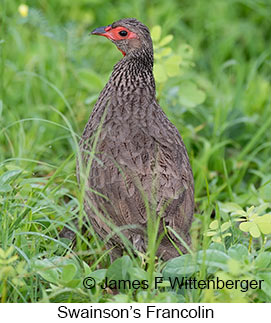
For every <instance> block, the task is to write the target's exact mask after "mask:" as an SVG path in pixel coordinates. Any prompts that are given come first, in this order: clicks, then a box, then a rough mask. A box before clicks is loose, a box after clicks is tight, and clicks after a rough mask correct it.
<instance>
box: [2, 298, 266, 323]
mask: <svg viewBox="0 0 271 323" xmlns="http://www.w3.org/2000/svg"><path fill="white" fill-rule="evenodd" d="M270 310H271V304H221V303H218V304H211V303H204V304H200V303H189V304H183V303H156V304H155V303H147V304H142V303H117V304H115V303H114V304H112V303H99V304H97V303H83V304H78V303H76V304H74V303H72V304H70V303H63V304H0V317H1V322H22V323H24V322H27V323H32V322H33V323H37V322H39V323H43V322H44V323H45V322H46V323H51V322H52V323H53V322H66V321H68V322H71V321H73V322H75V321H76V322H90V321H91V322H109V320H110V321H111V320H115V321H117V320H118V321H122V320H126V321H127V319H128V320H129V322H136V321H139V320H142V319H144V320H145V321H146V322H154V320H155V322H169V321H172V322H175V321H177V320H181V321H185V322H200V321H207V320H210V321H212V322H218V323H223V322H227V323H228V322H246V323H249V322H259V321H263V322H264V321H266V318H267V317H269V314H270Z"/></svg>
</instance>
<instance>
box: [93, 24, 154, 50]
mask: <svg viewBox="0 0 271 323" xmlns="http://www.w3.org/2000/svg"><path fill="white" fill-rule="evenodd" d="M91 34H92V35H99V36H105V37H106V38H108V39H110V40H111V41H112V42H113V43H114V44H115V45H116V46H117V48H118V49H119V50H120V51H121V52H122V54H123V55H124V56H125V55H129V54H130V53H131V52H134V51H141V50H144V51H147V52H149V53H150V54H152V53H153V47H152V40H151V35H150V31H149V29H148V28H147V27H146V26H145V25H144V24H142V23H141V22H140V21H138V20H137V19H135V18H125V19H121V20H118V21H115V22H114V23H113V24H112V25H108V26H105V27H99V28H96V29H94V30H93V31H92V32H91Z"/></svg>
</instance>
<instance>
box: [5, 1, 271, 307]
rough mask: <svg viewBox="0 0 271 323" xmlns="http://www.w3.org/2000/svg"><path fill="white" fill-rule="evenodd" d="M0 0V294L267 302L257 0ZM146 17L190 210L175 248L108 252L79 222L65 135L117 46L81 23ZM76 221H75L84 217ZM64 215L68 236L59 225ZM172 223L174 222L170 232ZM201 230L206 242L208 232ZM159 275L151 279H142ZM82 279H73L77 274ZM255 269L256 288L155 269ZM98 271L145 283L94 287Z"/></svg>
mask: <svg viewBox="0 0 271 323" xmlns="http://www.w3.org/2000/svg"><path fill="white" fill-rule="evenodd" d="M20 5H21V3H20V2H18V1H15V0H9V1H7V0H4V1H2V2H1V4H0V6H1V7H0V24H1V28H0V248H1V249H0V298H1V301H3V302H42V301H43V302H108V301H111V302H112V301H113V302H131V301H137V302H198V301H202V302H243V301H245V302H270V295H271V278H270V277H271V275H270V274H271V273H270V271H271V256H270V253H271V244H270V233H271V227H270V226H271V224H270V223H271V213H270V212H271V206H270V203H271V160H270V155H271V132H270V131H269V129H270V126H271V115H270V104H271V100H270V89H271V82H270V81H271V79H270V75H271V73H270V57H271V50H270V42H271V39H270V37H271V34H270V12H271V3H270V1H261V2H259V1H254V2H252V1H250V2H249V4H248V3H247V2H246V1H235V0H230V1H226V0H210V1H208V2H205V3H204V5H203V4H202V1H200V0H196V1H188V0H183V1H178V0H173V1H162V0H157V1H156V2H151V1H144V0H139V1H134V2H127V1H126V2H124V1H120V2H118V3H116V2H115V1H108V0H102V1H98V0H91V1H89V0H78V1H68V0H59V1H52V0H48V1H39V2H37V1H28V2H27V5H28V7H19V6H20ZM132 16H135V17H137V18H139V19H140V20H141V21H143V22H144V23H146V24H147V25H148V26H149V27H150V28H151V32H152V37H153V41H154V55H155V66H154V73H155V77H156V83H157V95H158V100H159V102H160V104H161V106H162V108H163V109H164V111H165V112H166V114H167V115H168V117H169V118H170V120H171V121H172V122H173V123H174V124H175V125H176V127H177V128H178V129H179V130H180V133H181V135H182V137H183V139H184V142H185V145H186V147H187V150H188V153H189V155H190V160H191V163H192V168H193V173H194V180H195V197H196V210H195V220H194V222H193V224H192V229H191V235H192V245H193V247H192V248H191V250H190V252H189V254H186V255H180V257H177V258H175V259H172V260H170V261H169V262H167V263H164V262H162V261H161V260H157V259H155V258H154V253H155V248H156V244H157V242H158V237H157V236H156V234H155V230H154V228H153V227H152V224H153V225H154V226H155V225H156V224H157V223H156V221H155V220H156V219H152V220H153V221H152V222H151V223H150V226H149V228H148V234H149V236H150V238H151V243H150V245H149V250H148V251H147V253H146V255H142V254H140V255H139V257H137V258H134V257H133V256H132V254H129V255H124V256H123V257H121V258H120V259H117V260H115V262H113V263H112V264H111V261H110V259H109V256H108V251H107V250H105V248H104V241H101V239H99V237H97V235H95V232H93V229H92V227H91V226H90V225H89V228H88V232H89V233H88V234H86V235H82V233H81V231H80V230H79V229H78V228H76V227H75V226H74V225H73V222H72V220H73V219H79V224H80V223H82V221H83V220H84V217H85V214H84V211H83V203H82V201H83V193H84V192H82V190H81V189H79V188H78V186H77V180H76V178H75V159H76V158H75V155H76V154H77V142H78V139H79V137H80V134H81V133H82V129H83V127H84V125H85V124H86V121H87V119H88V116H89V114H90V112H91V109H92V107H93V105H94V103H95V101H96V99H97V96H98V94H99V92H100V90H101V89H102V87H103V86H104V84H105V82H106V81H107V79H108V76H109V74H110V72H111V70H112V67H113V65H114V64H115V63H116V62H117V61H118V60H119V59H120V58H121V56H120V53H119V51H117V50H115V49H114V47H113V45H112V44H111V43H110V42H108V41H107V40H106V39H103V38H102V39H101V38H99V37H96V38H95V37H89V36H88V33H89V31H91V30H92V29H93V28H95V27H98V26H104V25H106V24H109V23H111V22H112V21H114V20H117V19H119V18H121V17H132ZM86 220H87V219H86ZM64 226H67V227H69V228H72V229H73V230H74V231H75V232H76V234H77V244H76V246H75V247H74V248H72V243H71V242H70V241H69V240H67V239H62V238H60V237H59V232H60V231H61V229H62V228H63V227H64ZM171 233H174V232H171ZM214 242H215V243H214ZM162 275H163V277H164V279H165V280H164V282H163V284H161V285H160V286H159V288H158V289H154V279H155V277H157V276H162ZM87 276H91V277H93V278H94V279H95V280H96V286H95V288H93V289H91V290H88V289H86V288H84V287H83V284H82V281H83V278H84V277H87ZM184 276H186V277H191V278H197V279H203V280H207V279H213V278H216V277H219V278H220V279H224V280H226V279H257V280H259V279H262V280H264V284H263V288H262V289H256V290H253V289H249V290H248V291H247V292H242V291H241V290H240V288H237V289H236V290H235V289H234V290H227V289H222V290H212V289H211V290H191V289H183V288H182V289H181V290H175V289H171V288H170V286H169V278H170V277H171V278H172V277H184ZM106 277H107V278H108V277H111V278H112V279H113V278H116V279H130V280H139V281H141V280H148V281H150V287H149V288H148V289H146V290H144V289H138V290H135V289H131V290H124V289H122V290H121V291H120V292H119V293H118V294H117V295H114V294H112V293H111V292H110V290H109V289H106V290H105V289H103V288H102V285H103V283H104V281H105V279H106Z"/></svg>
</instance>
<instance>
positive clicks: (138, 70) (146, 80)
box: [110, 50, 155, 96]
mask: <svg viewBox="0 0 271 323" xmlns="http://www.w3.org/2000/svg"><path fill="white" fill-rule="evenodd" d="M110 83H111V86H112V87H113V88H114V89H115V90H116V91H118V92H119V91H120V92H122V91H123V92H126V93H127V92H130V93H131V94H132V93H133V92H134V91H136V90H138V89H142V91H143V92H144V89H145V91H146V94H148V95H152V96H155V81H154V77H153V53H152V52H150V51H144V50H141V51H133V52H131V53H129V54H128V55H126V56H124V57H123V58H122V59H121V60H120V61H119V62H118V63H117V64H116V65H115V67H114V70H113V72H112V75H111V77H110Z"/></svg>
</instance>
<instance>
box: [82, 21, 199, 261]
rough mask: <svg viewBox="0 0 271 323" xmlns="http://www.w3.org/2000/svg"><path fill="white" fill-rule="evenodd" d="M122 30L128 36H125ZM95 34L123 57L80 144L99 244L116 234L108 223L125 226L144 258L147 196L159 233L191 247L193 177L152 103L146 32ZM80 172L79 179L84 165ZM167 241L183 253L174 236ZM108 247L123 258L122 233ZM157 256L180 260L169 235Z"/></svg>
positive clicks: (116, 28) (113, 29) (129, 26)
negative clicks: (170, 231) (169, 231)
mask: <svg viewBox="0 0 271 323" xmlns="http://www.w3.org/2000/svg"><path fill="white" fill-rule="evenodd" d="M120 27H121V28H120ZM122 30H124V31H126V32H122V33H120V31H122ZM92 33H93V34H98V35H103V36H106V37H107V38H109V39H110V40H112V41H113V42H114V43H115V44H116V46H117V47H118V48H119V49H120V50H121V52H122V53H123V54H124V57H123V58H122V59H121V60H120V61H119V62H118V63H117V64H116V65H115V67H114V70H113V72H112V75H111V77H110V79H109V81H108V83H107V84H106V86H105V87H104V89H103V90H102V92H101V93H100V96H99V98H98V101H97V102H96V104H95V106H94V109H93V111H92V113H91V116H90V118H89V121H88V123H87V125H86V127H85V130H84V132H83V135H82V138H81V141H80V149H81V155H82V161H83V165H85V166H86V165H87V164H88V163H89V162H90V160H91V161H92V162H91V165H89V173H88V174H87V177H88V180H87V187H86V192H85V211H86V213H87V215H88V216H89V218H90V221H91V223H92V225H93V228H94V230H95V231H96V232H97V233H98V234H99V236H100V237H101V238H103V239H107V238H108V237H109V235H110V234H111V228H110V225H108V224H106V223H105V222H107V221H110V222H112V223H113V224H114V225H115V226H117V227H122V226H126V228H124V229H122V230H121V232H122V233H123V234H124V235H125V237H126V238H127V239H128V240H129V241H130V242H131V243H132V244H133V245H134V247H135V248H136V249H137V250H139V251H141V252H145V251H146V248H147V239H146V226H147V214H146V203H144V201H143V198H142V192H143V193H144V194H145V196H147V199H148V201H149V205H150V208H151V209H152V210H154V212H155V213H156V214H157V216H158V214H159V212H160V213H161V221H160V227H159V233H161V232H163V230H164V229H163V223H164V224H165V225H166V226H170V227H171V228H173V229H174V230H175V231H176V232H177V233H178V234H179V235H180V236H181V237H182V238H183V239H184V240H185V241H186V242H187V243H188V244H190V237H189V232H188V231H189V228H190V225H191V221H192V217H193V209H194V187H193V175H192V171H191V167H190V164H189V159H188V155H187V152H186V149H185V146H184V143H183V141H182V138H181V136H180V134H179V132H178V130H177V129H176V127H175V126H174V125H173V124H172V123H171V122H170V121H169V120H168V118H167V117H166V115H165V114H164V112H163V111H162V109H161V108H160V106H159V104H158V102H157V100H156V97H155V81H154V77H153V72H152V69H153V47H152V40H151V37H150V33H149V30H148V28H147V27H146V26H145V25H143V24H142V23H140V22H139V21H138V20H136V19H131V18H129V19H122V20H119V21H117V22H114V23H113V24H112V25H110V26H107V27H101V28H97V29H96V30H94V31H93V32H92ZM121 34H122V35H121ZM125 34H126V35H125ZM124 35H125V36H124ZM102 121H103V122H102ZM99 125H101V127H100V128H99ZM95 136H96V137H97V136H98V137H97V139H98V140H97V145H96V149H95V158H94V159H92V158H90V156H91V154H90V153H89V152H91V151H92V149H93V145H95ZM86 169H87V166H86ZM77 173H78V179H79V177H80V176H79V164H78V168H77ZM97 192H98V193H97ZM163 208H164V209H163ZM97 210H98V212H97ZM98 213H99V214H100V215H98ZM131 225H132V226H131ZM127 226H128V228H127ZM129 226H130V228H129ZM170 237H171V238H172V239H173V240H174V242H175V243H176V244H177V245H178V247H179V248H180V249H181V250H182V251H183V252H186V250H185V248H184V247H183V246H181V245H180V243H179V241H178V240H177V239H176V238H175V237H174V235H172V234H170ZM107 245H108V247H115V248H114V249H113V256H114V257H116V256H118V255H120V254H121V252H122V248H123V243H122V240H121V238H120V237H119V236H118V234H114V235H113V236H111V238H110V239H109V241H108V243H107ZM157 255H158V256H161V257H162V258H163V259H165V260H167V259H170V258H173V257H176V256H178V255H179V254H178V252H177V250H176V249H175V248H174V246H173V245H172V243H171V242H170V241H169V239H168V237H166V236H165V237H164V238H163V239H162V242H161V244H160V247H159V248H158V251H157Z"/></svg>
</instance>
